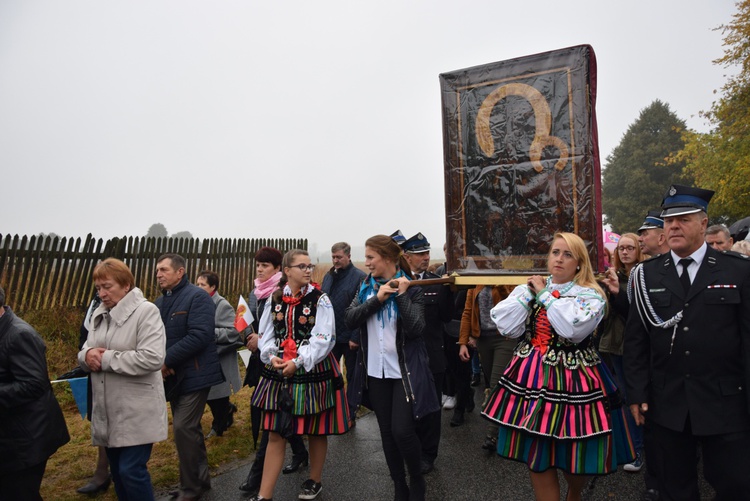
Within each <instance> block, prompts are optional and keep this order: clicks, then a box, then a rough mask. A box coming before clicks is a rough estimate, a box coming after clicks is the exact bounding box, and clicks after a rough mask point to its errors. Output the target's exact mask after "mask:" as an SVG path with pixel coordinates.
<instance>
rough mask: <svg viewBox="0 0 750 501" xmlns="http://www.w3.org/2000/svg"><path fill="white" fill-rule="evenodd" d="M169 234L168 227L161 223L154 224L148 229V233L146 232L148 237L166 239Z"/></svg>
mask: <svg viewBox="0 0 750 501" xmlns="http://www.w3.org/2000/svg"><path fill="white" fill-rule="evenodd" d="M168 235H169V233H167V227H166V226H164V225H163V224H161V223H154V224H152V225H151V226H150V227H149V228H148V232H146V236H147V237H166V236H168Z"/></svg>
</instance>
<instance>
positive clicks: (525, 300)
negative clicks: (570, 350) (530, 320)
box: [490, 282, 606, 343]
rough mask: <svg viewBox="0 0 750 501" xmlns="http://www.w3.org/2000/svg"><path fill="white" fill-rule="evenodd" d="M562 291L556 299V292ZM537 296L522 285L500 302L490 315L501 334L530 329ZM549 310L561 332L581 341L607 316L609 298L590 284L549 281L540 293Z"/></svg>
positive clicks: (513, 334)
mask: <svg viewBox="0 0 750 501" xmlns="http://www.w3.org/2000/svg"><path fill="white" fill-rule="evenodd" d="M555 290H557V291H559V292H560V297H559V298H555V297H554V296H553V295H552V291H555ZM533 298H534V295H533V294H532V293H531V291H530V290H529V288H528V286H526V285H519V286H518V287H516V288H515V289H513V292H511V293H510V295H509V296H508V297H507V298H506V299H504V300H502V301H500V302H499V303H498V304H497V305H495V307H494V308H492V311H490V315H491V316H492V320H493V321H494V322H495V325H497V328H498V330H499V331H500V334H502V335H503V336H507V337H510V338H518V337H521V336H522V335H523V333H524V332H525V330H526V318H527V317H528V316H529V314H530V313H531V308H530V307H529V303H530V302H531V300H532V299H533ZM537 299H538V301H539V302H541V303H542V305H544V307H545V308H546V309H547V318H548V319H549V322H550V324H551V325H552V327H553V328H554V329H555V332H557V335H558V336H560V337H562V338H565V339H568V340H569V341H571V342H573V343H580V342H581V341H583V340H584V339H586V337H587V336H589V335H591V333H593V332H594V330H595V329H596V326H597V325H598V324H599V322H600V321H601V319H602V318H603V317H604V313H605V305H606V301H605V300H604V298H603V297H602V296H601V295H599V293H597V292H596V290H595V289H592V288H590V287H581V286H580V285H576V284H572V283H571V282H568V283H565V284H553V283H549V282H548V284H547V287H546V288H545V289H543V290H542V292H541V293H539V295H538V296H537Z"/></svg>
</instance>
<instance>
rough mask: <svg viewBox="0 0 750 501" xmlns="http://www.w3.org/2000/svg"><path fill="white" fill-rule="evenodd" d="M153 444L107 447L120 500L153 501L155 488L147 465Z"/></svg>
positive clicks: (110, 466)
mask: <svg viewBox="0 0 750 501" xmlns="http://www.w3.org/2000/svg"><path fill="white" fill-rule="evenodd" d="M152 445H153V444H144V445H133V446H131V447H106V451H107V458H109V469H110V471H112V480H113V481H114V482H115V492H116V493H117V497H118V499H119V500H120V501H141V500H143V501H153V499H154V489H153V487H152V486H151V475H149V473H148V468H147V467H146V464H147V463H148V460H149V458H150V457H151V446H152Z"/></svg>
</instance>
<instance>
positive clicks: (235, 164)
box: [0, 0, 735, 255]
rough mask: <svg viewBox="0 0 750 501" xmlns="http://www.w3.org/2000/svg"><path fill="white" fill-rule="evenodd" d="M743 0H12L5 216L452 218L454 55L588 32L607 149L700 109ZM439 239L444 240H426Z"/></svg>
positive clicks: (48, 227)
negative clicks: (642, 125)
mask: <svg viewBox="0 0 750 501" xmlns="http://www.w3.org/2000/svg"><path fill="white" fill-rule="evenodd" d="M734 12H735V6H734V2H732V1H730V0H705V1H695V0H687V1H686V0H657V1H654V0H649V1H643V0H634V1H631V2H607V1H567V2H560V1H554V2H553V1H550V0H537V1H534V2H530V1H527V2H510V1H503V0H494V1H469V0H462V1H451V2H447V1H442V0H440V1H430V2H428V1H404V0H401V1H391V0H379V1H376V2H361V1H352V0H348V1H335V2H333V1H317V2H310V1H296V0H295V1H283V0H282V1H275V2H259V1H251V0H243V1H213V2H208V1H184V0H181V1H169V2H165V1H154V0H149V1H134V0H129V1H127V2H114V1H103V0H96V1H72V0H65V1H60V0H54V1H53V0H38V1H36V0H35V1H28V0H3V1H2V2H0V169H2V171H1V172H2V177H0V186H1V187H2V198H1V199H2V207H1V208H0V214H2V217H1V218H0V234H2V235H5V234H21V235H23V234H27V235H31V234H37V233H40V232H44V233H50V232H54V233H57V234H58V235H62V236H84V235H86V234H87V233H92V234H93V235H94V236H96V237H102V238H110V237H113V236H130V235H144V234H145V233H146V231H147V230H148V228H149V226H151V224H153V223H156V222H160V223H162V224H164V225H165V226H166V227H167V230H168V231H169V233H175V232H178V231H183V230H187V231H190V232H191V233H192V234H193V235H194V236H196V237H201V238H206V237H232V238H240V237H242V238H276V237H282V238H308V239H309V240H310V242H311V243H314V244H317V245H318V246H319V247H320V249H321V250H322V249H326V248H327V247H328V246H329V245H330V244H331V243H333V242H336V241H339V240H346V241H349V242H350V243H351V244H352V245H362V244H363V243H364V241H365V239H367V238H368V237H369V236H372V235H374V234H377V233H390V232H392V231H394V230H396V229H397V228H400V229H401V230H402V231H403V232H404V234H406V236H407V237H409V236H411V235H412V234H414V233H416V232H418V231H422V232H423V233H424V234H425V235H426V236H427V238H428V239H429V240H430V241H431V243H432V245H433V248H434V249H436V250H438V249H440V248H442V244H443V241H444V239H445V220H444V195H443V147H442V123H441V103H440V85H439V81H438V75H439V74H440V73H444V72H449V71H453V70H457V69H460V68H466V67H470V66H476V65H480V64H486V63H491V62H494V61H501V60H505V59H510V58H514V57H519V56H524V55H529V54H534V53H538V52H544V51H548V50H553V49H558V48H563V47H568V46H572V45H579V44H590V45H592V46H593V48H594V51H595V52H596V56H597V62H598V100H597V118H598V125H599V134H600V136H599V140H600V147H601V151H602V164H604V163H605V159H606V156H607V155H608V154H609V153H611V151H612V149H613V148H614V147H615V146H616V145H617V144H618V143H619V141H620V139H621V137H622V135H623V133H624V132H625V131H626V129H627V127H628V126H629V125H630V124H631V123H632V122H633V121H634V120H635V119H637V117H638V114H639V112H640V110H642V109H643V108H645V107H647V106H648V105H649V104H650V103H651V102H653V100H655V99H660V100H662V101H664V102H666V103H668V104H669V105H670V107H671V108H672V110H673V111H674V112H676V113H677V115H678V116H679V117H680V118H682V119H685V120H686V121H687V123H688V125H689V126H690V127H691V128H694V129H697V130H700V131H706V130H707V126H706V124H705V122H704V121H703V120H702V119H700V118H699V117H698V113H699V112H700V111H701V110H707V109H709V107H710V106H711V103H712V101H713V100H714V99H715V98H716V96H715V95H714V90H716V89H719V88H720V87H721V86H722V84H723V83H724V81H725V74H726V70H725V69H723V68H722V67H719V66H717V65H714V64H712V60H714V59H716V58H718V57H721V56H722V54H723V52H722V35H721V32H719V31H715V30H714V28H716V27H718V26H719V25H721V24H723V23H727V22H729V21H730V20H731V15H732V14H733V13H734ZM433 254H434V255H435V254H438V253H435V252H434V253H433Z"/></svg>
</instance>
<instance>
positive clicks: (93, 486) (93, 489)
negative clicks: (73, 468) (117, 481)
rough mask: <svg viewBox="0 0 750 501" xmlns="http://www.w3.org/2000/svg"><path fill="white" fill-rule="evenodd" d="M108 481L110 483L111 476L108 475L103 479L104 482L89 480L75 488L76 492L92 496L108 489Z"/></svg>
mask: <svg viewBox="0 0 750 501" xmlns="http://www.w3.org/2000/svg"><path fill="white" fill-rule="evenodd" d="M110 483H112V477H111V476H108V477H107V478H106V479H104V482H102V483H101V484H97V483H94V481H93V480H91V481H89V483H88V484H86V485H84V486H83V487H81V488H80V489H76V492H77V493H79V494H88V495H89V496H94V495H95V494H99V493H100V492H105V491H106V490H107V489H109V484H110Z"/></svg>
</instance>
